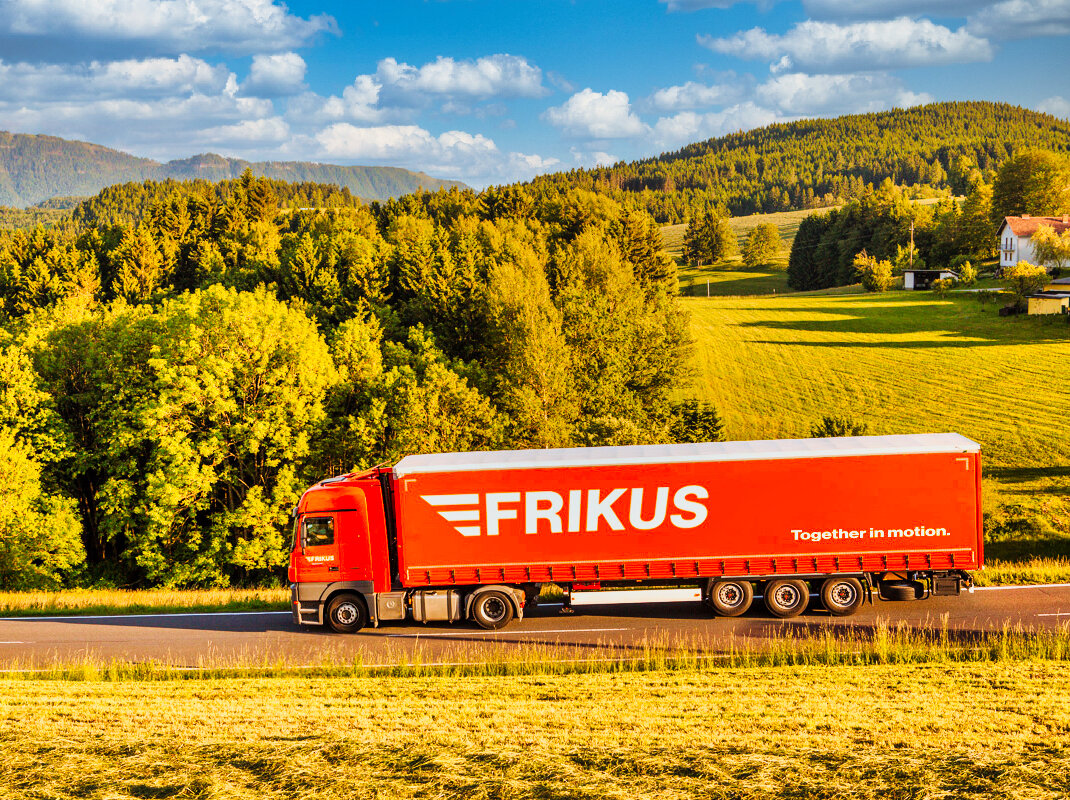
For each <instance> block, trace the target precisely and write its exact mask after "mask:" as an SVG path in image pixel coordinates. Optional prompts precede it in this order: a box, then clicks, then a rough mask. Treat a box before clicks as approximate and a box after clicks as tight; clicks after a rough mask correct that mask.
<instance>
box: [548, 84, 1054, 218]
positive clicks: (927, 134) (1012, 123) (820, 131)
mask: <svg viewBox="0 0 1070 800" xmlns="http://www.w3.org/2000/svg"><path fill="white" fill-rule="evenodd" d="M1030 147H1038V148H1043V149H1046V150H1054V151H1064V152H1065V151H1070V122H1067V121H1066V120H1063V119H1059V118H1057V117H1054V116H1051V115H1050V114H1041V113H1038V112H1036V111H1030V110H1028V109H1024V108H1019V107H1017V106H1011V105H1007V104H1005V103H984V102H961V103H933V104H931V105H927V106H916V107H914V108H908V109H896V110H894V111H885V112H881V113H874V114H853V115H850V116H843V117H836V118H834V119H812V120H803V121H799V122H791V123H783V124H777V125H769V126H766V127H764V128H757V129H755V130H752V131H747V132H740V133H733V134H730V135H728V136H722V137H720V138H718V139H709V140H707V141H704V142H698V143H696V144H691V145H688V146H687V147H685V148H683V149H682V150H678V151H676V152H674V153H665V154H663V155H661V156H658V157H657V158H651V159H645V160H642V161H635V162H632V163H630V164H616V165H614V166H612V167H599V168H595V169H587V170H572V171H570V172H562V173H557V174H553V175H544V176H541V177H539V178H536V179H535V181H534V182H533V183H534V185H535V186H537V187H541V188H542V189H544V190H546V191H551V192H552V191H556V190H560V189H562V188H564V187H566V186H576V187H581V188H586V189H594V190H596V191H599V192H602V193H604V194H608V195H610V196H612V197H614V198H616V199H618V200H620V201H621V202H623V203H624V204H625V205H627V206H630V207H641V208H645V209H646V210H647V211H649V212H650V213H651V214H653V215H654V217H655V218H656V219H657V220H658V221H659V222H661V223H663V224H671V223H679V222H684V221H686V220H687V219H689V218H691V217H692V216H694V215H695V214H696V213H699V212H701V211H703V210H705V209H706V208H707V207H709V206H711V205H724V206H727V207H728V209H729V210H730V211H731V212H732V213H733V214H735V215H741V214H751V213H756V212H772V211H788V210H793V209H800V208H817V207H820V206H829V205H836V204H838V203H841V202H843V201H845V200H848V199H850V198H852V197H856V196H857V195H858V194H859V193H860V192H861V190H862V189H863V188H864V186H865V185H866V184H867V183H871V184H874V185H878V184H880V183H881V182H882V181H883V180H884V179H885V178H891V179H892V181H893V182H894V183H896V184H898V185H901V186H906V187H918V188H919V190H920V192H921V193H923V194H929V193H932V194H939V193H941V192H946V191H948V190H950V191H952V192H954V193H956V194H961V193H963V192H964V191H965V190H966V188H967V185H968V184H969V183H970V180H971V176H972V175H974V174H975V172H976V171H977V170H980V172H981V173H982V174H983V175H984V176H985V177H986V178H987V179H989V180H990V179H991V176H992V174H993V173H994V171H995V170H996V169H997V168H998V167H999V165H1000V164H1001V163H1002V162H1003V161H1005V160H1006V159H1007V158H1008V157H1009V156H1010V155H1013V154H1014V153H1015V152H1017V151H1019V150H1021V149H1024V148H1030Z"/></svg>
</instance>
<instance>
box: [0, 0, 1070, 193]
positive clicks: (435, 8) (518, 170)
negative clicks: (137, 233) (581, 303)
mask: <svg viewBox="0 0 1070 800" xmlns="http://www.w3.org/2000/svg"><path fill="white" fill-rule="evenodd" d="M1068 68H1070V0H994V1H993V0H944V1H943V2H940V3H935V2H922V0H868V1H867V0H784V1H783V2H777V0H759V1H758V2H746V1H740V2H735V1H734V0H615V1H614V2H608V1H607V0H600V1H599V2H594V1H590V2H588V1H587V0H574V1H573V2H568V1H566V0H539V2H521V0H389V1H385V2H367V1H366V0H354V2H349V3H330V2H323V1H322V0H321V1H320V2H315V1H314V0H299V1H296V0H295V2H291V3H289V4H283V3H281V2H274V0H93V2H83V0H0V129H4V130H12V131H17V132H23V133H48V134H53V135H56V136H63V137H66V138H75V139H84V140H88V141H93V142H98V143H100V144H105V145H108V146H110V147H116V148H119V149H122V150H126V151H127V152H130V153H134V154H136V155H141V156H147V157H152V158H158V159H169V158H181V157H186V156H189V155H193V154H195V153H201V152H217V153H222V154H224V155H230V156H240V157H244V158H249V159H256V160H266V159H276V160H312V161H324V162H331V163H341V164H370V165H391V166H402V167H407V168H410V169H420V170H424V171H426V172H428V173H430V174H433V175H436V176H440V177H449V178H456V179H460V180H463V181H466V182H468V183H469V184H471V185H473V186H484V185H486V184H490V183H504V182H511V181H514V180H519V179H525V178H529V177H531V176H532V175H534V174H537V173H540V172H546V171H550V170H558V169H568V168H572V167H576V166H591V165H593V164H596V163H607V162H612V161H615V160H618V159H623V160H631V159H635V158H642V157H647V156H653V155H657V154H658V153H661V152H665V151H668V150H674V149H677V148H679V147H682V146H683V145H686V144H688V143H689V142H693V141H699V140H702V139H706V138H709V137H711V136H718V135H721V134H723V133H726V132H730V131H735V130H739V129H749V128H753V127H757V126H760V125H764V124H767V123H770V122H774V121H782V120H791V119H798V118H801V117H812V116H833V115H838V114H843V113H853V112H859V111H873V110H880V109H886V108H891V107H894V106H907V105H916V104H918V103H925V102H931V101H934V100H1000V101H1006V102H1011V103H1015V104H1018V105H1023V106H1027V107H1030V108H1036V109H1039V110H1043V111H1048V112H1050V113H1053V114H1057V115H1058V116H1061V117H1067V116H1068V115H1070V87H1068V85H1067V84H1066V77H1067V75H1068V71H1070V70H1068Z"/></svg>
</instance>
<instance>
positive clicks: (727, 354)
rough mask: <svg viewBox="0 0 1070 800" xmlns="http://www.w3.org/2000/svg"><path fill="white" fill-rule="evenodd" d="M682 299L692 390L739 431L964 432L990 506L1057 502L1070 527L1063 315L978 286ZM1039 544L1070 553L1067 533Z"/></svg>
mask: <svg viewBox="0 0 1070 800" xmlns="http://www.w3.org/2000/svg"><path fill="white" fill-rule="evenodd" d="M682 302H683V303H684V305H685V307H686V308H687V309H689V310H690V312H691V316H692V330H693V333H694V336H695V339H696V347H695V356H694V367H695V376H694V384H693V386H691V387H690V388H688V389H684V388H681V395H685V394H692V395H695V396H698V397H699V398H701V399H704V400H707V401H711V402H713V403H714V404H715V405H716V406H717V407H718V408H719V409H720V410H721V412H722V414H723V416H724V418H725V420H726V425H727V434H728V437H729V438H731V439H767V438H768V439H775V438H791V437H805V436H808V435H809V431H810V426H811V425H812V424H813V423H814V422H816V421H818V420H819V419H820V418H821V417H822V416H823V415H824V414H844V415H848V416H850V417H853V418H856V419H861V420H863V421H864V422H866V424H867V425H868V426H869V432H870V433H873V434H885V433H913V432H925V431H955V432H958V433H961V434H963V435H965V436H968V437H970V438H972V439H975V440H976V441H978V442H980V444H981V446H982V449H983V453H984V458H985V467H986V474H987V476H988V478H987V479H986V482H985V484H986V506H987V507H989V508H994V507H995V503H996V502H1000V501H1002V502H1030V503H1034V504H1040V505H1045V504H1047V505H1050V506H1051V507H1052V509H1053V511H1052V514H1051V517H1052V519H1053V520H1054V524H1055V527H1056V528H1057V529H1058V530H1056V531H1053V532H1052V535H1053V536H1056V534H1058V536H1056V538H1060V537H1067V536H1070V530H1068V529H1067V526H1070V519H1067V516H1066V514H1065V506H1062V505H1061V503H1062V500H1063V499H1064V498H1066V497H1068V496H1070V436H1067V435H1066V422H1065V420H1066V414H1067V411H1068V408H1070V372H1068V370H1067V364H1070V325H1067V324H1066V319H1065V318H1063V317H1056V318H1037V317H1009V318H1007V317H1004V318H1001V317H998V316H997V314H996V309H995V307H994V306H993V305H989V306H987V307H982V306H981V305H980V303H978V302H977V300H976V299H975V298H974V297H973V296H971V295H965V294H961V295H960V294H952V295H949V296H948V297H947V298H946V299H939V298H937V297H936V296H935V295H933V294H932V293H930V292H888V293H883V294H858V295H829V294H813V295H807V296H802V295H797V296H791V295H788V296H776V297H771V296H765V297H719V298H718V297H714V298H709V299H707V298H684V299H683V301H682ZM1060 526H1061V527H1060ZM991 554H992V555H1008V556H1018V555H1025V554H1026V553H1016V552H1010V551H1006V552H1004V553H1000V551H999V550H998V548H997V550H996V551H994V552H992V553H991ZM1037 554H1040V555H1045V554H1047V555H1064V556H1065V555H1070V539H1067V540H1066V541H1065V542H1063V543H1061V544H1060V545H1059V547H1057V548H1056V549H1055V550H1050V551H1044V552H1040V553H1037Z"/></svg>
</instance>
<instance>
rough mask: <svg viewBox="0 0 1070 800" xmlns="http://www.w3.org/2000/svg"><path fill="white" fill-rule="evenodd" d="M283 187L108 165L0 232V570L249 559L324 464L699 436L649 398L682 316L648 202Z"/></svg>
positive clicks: (257, 562)
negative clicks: (139, 176)
mask: <svg viewBox="0 0 1070 800" xmlns="http://www.w3.org/2000/svg"><path fill="white" fill-rule="evenodd" d="M279 190H280V187H279V185H278V184H277V183H276V182H273V181H268V180H264V179H256V178H253V177H252V176H251V175H250V174H246V175H244V176H243V177H242V178H241V180H239V181H236V182H227V183H224V184H202V183H196V182H194V183H168V184H131V185H128V186H126V187H119V188H114V189H111V190H108V191H106V192H104V193H102V194H101V196H100V197H98V198H96V199H95V202H93V203H90V204H88V205H87V206H84V208H86V209H89V210H87V211H86V212H85V214H84V215H83V216H81V217H79V219H80V220H82V221H80V222H78V223H73V222H72V223H71V224H70V225H68V226H65V227H61V228H51V229H43V228H38V229H35V230H32V231H8V232H3V233H0V312H2V314H3V326H2V328H3V330H2V331H0V472H3V473H4V475H5V476H6V478H7V481H6V490H7V493H8V502H7V503H6V504H5V509H4V511H3V512H0V514H2V515H3V517H2V518H0V520H2V521H0V584H2V585H4V586H6V587H13V586H49V585H53V586H58V585H63V584H65V583H66V584H70V583H93V582H98V583H99V582H104V583H110V584H117V585H175V586H186V585H224V584H227V583H235V582H238V583H243V582H256V581H262V580H265V579H268V578H270V577H271V576H276V577H277V576H279V575H280V574H281V572H280V570H281V568H282V566H283V565H284V564H285V563H286V558H287V553H288V548H289V538H290V537H289V532H288V527H287V526H288V509H289V508H290V507H291V506H292V505H293V504H294V503H295V502H296V500H297V498H298V497H299V495H300V492H301V491H302V489H303V488H304V487H305V486H307V485H308V484H309V483H310V482H313V481H315V480H318V479H321V478H323V477H325V476H328V475H332V474H338V473H342V472H346V471H350V470H354V469H360V468H366V467H370V466H372V465H375V464H379V463H388V462H391V461H393V460H395V459H397V458H399V457H400V456H402V455H404V454H407V453H416V452H436V451H438V452H443V451H447V452H448V451H460V450H474V449H495V448H513V447H552V446H575V445H612V444H634V443H653V442H663V441H670V440H678V441H680V440H682V441H692V440H708V439H714V438H719V437H720V435H721V432H720V431H721V428H720V421H719V417H718V415H717V413H716V411H714V410H713V409H710V408H708V407H703V406H697V405H696V404H694V403H691V404H674V402H673V401H672V397H673V390H674V388H675V387H676V386H677V385H678V384H679V383H680V381H681V380H683V379H684V375H685V369H684V365H685V361H686V357H687V353H688V348H689V339H688V333H687V322H686V319H685V316H684V314H683V312H682V311H681V309H680V307H679V306H678V304H677V301H676V297H675V296H676V292H677V286H676V274H675V267H674V264H673V262H672V261H671V259H669V258H668V257H667V256H666V255H665V254H664V253H663V251H662V245H661V239H660V234H659V231H658V228H657V226H656V225H655V223H654V221H653V220H652V219H651V218H650V217H649V216H648V215H647V214H645V213H643V212H638V211H635V210H629V209H627V208H624V207H622V206H621V205H620V204H619V203H617V202H615V201H613V200H611V199H609V198H607V197H605V196H601V195H598V194H595V193H591V192H587V191H583V190H571V191H568V192H565V193H562V194H560V195H558V196H555V197H545V196H540V195H537V194H534V193H531V192H529V191H528V190H526V189H524V188H521V187H510V188H505V189H489V190H487V191H485V192H482V193H475V192H472V191H458V190H456V189H455V190H451V191H449V192H446V191H438V192H435V193H420V194H415V195H408V196H405V197H402V198H399V199H397V200H392V201H389V202H385V203H377V204H372V205H371V206H363V205H343V206H340V207H336V208H318V209H308V210H297V209H289V210H286V209H282V208H280V206H281V205H282V202H283V198H282V197H281V196H280V195H282V194H283V192H280V191H279ZM283 191H284V192H285V191H294V192H295V191H298V190H296V189H292V190H291V189H284V190H283ZM294 196H295V195H293V194H291V195H290V196H289V199H290V200H292V199H293V197H294Z"/></svg>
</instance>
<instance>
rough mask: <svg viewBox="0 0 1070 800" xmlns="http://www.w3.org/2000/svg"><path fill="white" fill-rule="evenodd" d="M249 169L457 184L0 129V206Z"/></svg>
mask: <svg viewBox="0 0 1070 800" xmlns="http://www.w3.org/2000/svg"><path fill="white" fill-rule="evenodd" d="M246 167H248V168H249V169H251V170H252V171H253V174H254V175H257V176H263V177H267V178H275V179H278V180H285V181H299V182H309V183H335V184H338V185H339V186H342V187H344V188H347V189H349V191H350V192H352V193H353V194H355V195H357V196H359V197H362V198H365V199H367V200H386V199H388V198H390V197H398V196H400V195H403V194H408V193H410V192H414V191H416V190H417V189H420V188H421V187H422V188H424V189H431V190H434V189H438V188H439V187H446V188H450V187H451V186H457V187H460V188H464V184H463V183H460V182H459V181H447V180H442V179H440V178H432V177H431V176H430V175H425V174H424V173H422V172H412V171H411V170H407V169H400V168H397V167H343V166H337V165H335V164H317V163H314V162H311V161H243V160H242V159H238V158H226V157H224V156H219V155H216V154H214V153H205V154H202V155H197V156H193V157H191V158H184V159H179V160H175V161H168V162H167V163H164V164H161V163H160V162H159V161H153V160H152V159H148V158H138V157H136V156H132V155H130V154H128V153H123V152H121V151H119V150H112V149H111V148H109V147H103V146H102V145H99V144H91V143H89V142H75V141H69V140H67V139H60V138H58V137H55V136H36V135H30V134H23V133H8V132H6V131H0V206H16V207H20V208H24V207H26V206H31V205H34V204H37V203H40V202H42V201H45V200H48V199H49V198H52V197H60V196H69V195H83V196H84V195H95V194H96V193H97V192H99V191H100V190H101V189H103V188H104V187H105V186H111V185H112V184H116V183H125V182H128V181H142V180H157V181H161V180H167V179H168V178H173V179H176V180H189V179H191V178H202V179H204V180H207V181H213V182H214V181H220V180H227V179H230V178H237V177H238V176H240V175H241V173H242V172H243V171H244V170H245V169H246Z"/></svg>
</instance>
